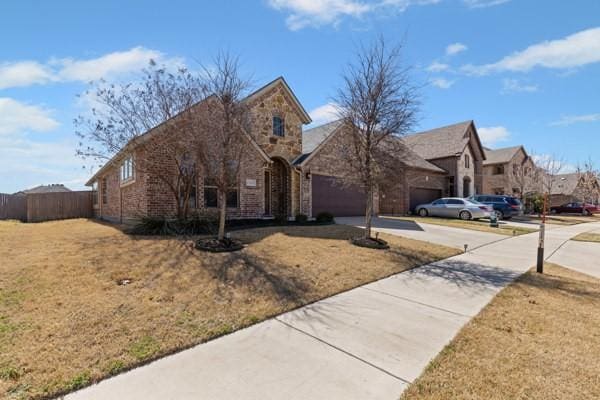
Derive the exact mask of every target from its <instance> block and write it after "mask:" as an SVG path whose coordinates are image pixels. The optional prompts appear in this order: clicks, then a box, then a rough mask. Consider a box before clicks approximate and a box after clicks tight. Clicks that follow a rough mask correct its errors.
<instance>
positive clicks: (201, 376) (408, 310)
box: [66, 223, 600, 400]
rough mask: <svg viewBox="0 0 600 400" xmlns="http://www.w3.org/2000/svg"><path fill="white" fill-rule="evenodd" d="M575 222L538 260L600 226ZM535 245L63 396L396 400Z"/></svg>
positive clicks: (390, 281)
mask: <svg viewBox="0 0 600 400" xmlns="http://www.w3.org/2000/svg"><path fill="white" fill-rule="evenodd" d="M585 225H588V224H585ZM585 225H574V226H568V227H561V228H557V229H554V230H551V231H549V232H548V235H547V240H546V249H547V252H548V253H547V254H551V253H552V252H554V251H556V250H557V249H558V248H560V247H561V246H563V247H564V245H565V242H566V241H568V240H569V239H571V238H572V237H574V236H576V235H577V234H579V233H582V232H587V231H589V230H592V229H600V223H596V224H589V225H588V226H585ZM425 228H428V227H425ZM391 229H393V230H397V229H398V228H397V227H393V228H391ZM406 230H408V229H406ZM415 230H416V231H419V230H420V229H417V228H415ZM459 231H460V230H459ZM471 232H472V231H469V233H471ZM475 234H479V233H478V232H475ZM505 238H506V237H505ZM536 242H537V234H536V233H533V234H528V235H523V236H518V237H508V238H507V239H506V240H501V241H495V242H493V243H491V244H488V245H483V246H482V247H480V248H478V249H475V250H472V251H470V252H468V253H464V254H460V255H458V256H456V257H452V258H449V259H447V260H442V261H439V262H436V263H433V264H430V265H426V266H423V267H419V268H415V269H412V270H410V271H406V272H404V273H400V274H397V275H394V276H392V277H390V278H386V279H382V280H380V281H377V282H373V283H371V284H368V285H365V286H362V287H358V288H356V289H353V290H350V291H347V292H345V293H341V294H339V295H337V296H333V297H330V298H327V299H324V300H322V301H319V302H316V303H314V304H311V305H308V306H305V307H301V308H299V309H298V310H295V311H292V312H289V313H286V314H283V315H280V316H278V317H276V318H274V319H270V320H267V321H265V322H262V323H259V324H257V325H254V326H252V327H250V328H247V329H243V330H240V331H237V332H234V333H232V334H230V335H227V336H224V337H222V338H219V339H217V340H213V341H211V342H208V343H205V344H201V345H198V346H196V347H194V348H192V349H189V350H186V351H182V352H180V353H177V354H174V355H172V356H169V357H165V358H162V359H160V360H158V361H156V362H153V363H151V364H150V365H147V366H144V367H140V368H137V369H134V370H132V371H130V372H126V373H124V374H121V375H118V376H116V377H114V378H111V379H107V380H105V381H103V382H100V383H99V384H97V385H93V386H90V387H88V388H86V389H83V390H81V391H79V392H75V393H73V394H71V395H68V396H66V398H67V399H69V400H92V399H93V400H102V399H129V400H154V399H156V400H158V399H160V400H164V399H180V400H186V399H190V400H192V399H208V400H212V399H215V400H217V399H220V400H222V399H225V400H227V399H232V400H233V399H246V400H275V399H292V400H301V399H302V400H313V399H314V400H320V399H327V400H337V399H344V400H362V399H382V400H383V399H389V400H392V399H398V398H399V397H400V395H401V393H402V391H403V390H404V389H405V388H406V386H407V385H408V384H410V383H411V382H412V381H413V380H414V379H415V378H417V377H418V376H419V375H420V374H421V373H422V371H423V369H424V368H426V367H427V365H428V363H429V362H430V361H431V359H433V358H434V357H435V356H436V355H437V354H438V353H439V352H440V351H441V350H442V349H443V348H444V346H445V345H446V344H447V343H448V342H449V341H450V340H452V338H453V337H454V336H455V335H456V334H457V333H458V331H459V330H460V329H461V328H462V327H463V326H464V325H465V324H466V323H467V322H468V321H469V320H470V318H471V317H473V316H475V315H476V314H477V313H478V312H479V311H480V310H481V308H482V307H484V306H485V305H486V304H487V303H488V302H489V301H490V300H491V299H492V298H493V297H494V295H495V294H496V293H497V292H498V291H500V290H501V289H502V288H504V287H505V286H506V285H508V284H509V283H510V282H512V281H513V279H515V278H516V277H518V276H519V275H520V274H521V273H523V272H525V271H526V270H528V269H529V268H530V267H531V266H533V265H534V263H535V259H536Z"/></svg>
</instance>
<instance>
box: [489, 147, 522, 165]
mask: <svg viewBox="0 0 600 400" xmlns="http://www.w3.org/2000/svg"><path fill="white" fill-rule="evenodd" d="M484 150H485V158H486V160H485V161H484V163H483V165H492V164H504V163H508V162H510V160H512V159H513V157H514V156H515V154H517V153H518V152H519V150H523V152H524V153H525V155H527V153H526V152H525V149H524V148H523V146H513V147H505V148H502V149H495V150H493V149H488V148H486V149H484Z"/></svg>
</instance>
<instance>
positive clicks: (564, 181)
mask: <svg viewBox="0 0 600 400" xmlns="http://www.w3.org/2000/svg"><path fill="white" fill-rule="evenodd" d="M579 178H580V175H579V174H578V173H572V174H560V175H556V176H555V177H554V182H553V184H552V190H551V192H550V194H564V195H572V194H573V192H574V191H575V189H577V186H578V185H579Z"/></svg>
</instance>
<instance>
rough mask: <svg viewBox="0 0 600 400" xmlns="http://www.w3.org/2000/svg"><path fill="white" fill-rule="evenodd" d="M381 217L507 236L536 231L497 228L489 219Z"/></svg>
mask: <svg viewBox="0 0 600 400" xmlns="http://www.w3.org/2000/svg"><path fill="white" fill-rule="evenodd" d="M383 218H394V219H401V220H405V221H414V222H422V223H424V224H432V225H442V226H449V227H451V228H461V229H470V230H473V231H479V232H490V233H497V234H499V235H507V236H520V235H525V234H527V233H532V232H536V230H535V229H530V228H523V227H520V226H510V225H502V222H500V226H499V227H498V228H492V227H490V223H489V221H463V220H461V219H450V218H437V217H417V216H414V217H383Z"/></svg>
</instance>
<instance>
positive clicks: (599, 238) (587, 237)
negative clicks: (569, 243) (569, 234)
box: [571, 233, 600, 243]
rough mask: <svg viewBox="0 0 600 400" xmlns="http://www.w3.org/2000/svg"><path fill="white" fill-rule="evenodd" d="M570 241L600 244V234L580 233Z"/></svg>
mask: <svg viewBox="0 0 600 400" xmlns="http://www.w3.org/2000/svg"><path fill="white" fill-rule="evenodd" d="M571 240H576V241H578V242H592V243H600V233H580V234H579V235H577V236H575V237H574V238H573V239H571Z"/></svg>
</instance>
